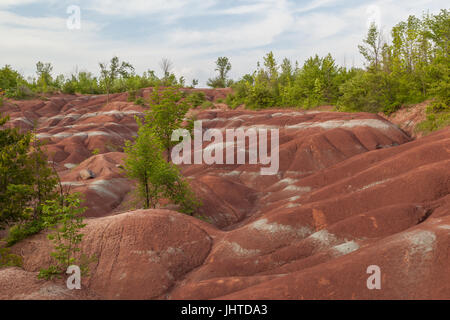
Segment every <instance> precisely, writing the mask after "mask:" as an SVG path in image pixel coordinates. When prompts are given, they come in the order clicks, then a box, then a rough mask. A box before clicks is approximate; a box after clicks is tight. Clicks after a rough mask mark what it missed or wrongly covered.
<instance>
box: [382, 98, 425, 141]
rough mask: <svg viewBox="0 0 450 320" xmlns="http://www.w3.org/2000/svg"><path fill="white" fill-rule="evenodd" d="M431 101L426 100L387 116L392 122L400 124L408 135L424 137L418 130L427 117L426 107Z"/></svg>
mask: <svg viewBox="0 0 450 320" xmlns="http://www.w3.org/2000/svg"><path fill="white" fill-rule="evenodd" d="M429 104H430V101H425V102H423V103H419V104H417V105H413V106H409V107H406V108H402V109H400V110H398V111H396V112H394V113H393V114H391V115H390V116H388V117H386V116H385V115H382V116H384V117H386V119H388V120H389V121H391V122H392V123H394V124H396V125H398V126H399V127H400V128H401V129H402V130H404V131H405V132H406V133H408V135H410V136H411V137H414V138H419V137H422V133H421V132H417V130H416V128H417V125H418V124H419V123H421V122H423V121H425V120H426V119H427V114H426V109H427V106H428V105H429Z"/></svg>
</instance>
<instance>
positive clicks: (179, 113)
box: [145, 88, 190, 159]
mask: <svg viewBox="0 0 450 320" xmlns="http://www.w3.org/2000/svg"><path fill="white" fill-rule="evenodd" d="M182 98H183V95H182V93H181V92H180V91H178V90H177V89H176V88H166V89H164V90H159V88H155V89H154V90H153V92H152V94H151V96H150V107H149V109H147V110H146V111H145V123H146V125H147V126H149V127H150V128H151V130H152V131H153V134H154V135H155V136H156V137H157V138H158V139H159V140H160V141H161V143H162V147H163V149H164V150H166V152H167V159H169V158H170V150H171V148H172V147H173V146H174V145H175V144H176V142H173V141H172V132H173V131H174V130H176V129H180V128H182V127H183V122H184V119H185V116H186V113H187V112H188V110H189V108H190V105H189V104H188V102H187V101H185V100H183V99H182Z"/></svg>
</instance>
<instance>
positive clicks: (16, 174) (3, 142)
mask: <svg viewBox="0 0 450 320" xmlns="http://www.w3.org/2000/svg"><path fill="white" fill-rule="evenodd" d="M8 120H9V117H1V115H0V229H4V228H5V227H6V226H8V225H9V224H11V223H14V222H17V221H20V220H22V219H25V217H26V209H27V207H28V205H29V203H30V201H31V200H32V194H33V188H32V186H33V178H32V170H31V167H30V166H29V157H28V151H29V146H30V141H31V134H29V133H26V134H22V133H20V132H19V131H18V130H17V129H16V128H7V127H4V125H5V124H6V123H7V122H8Z"/></svg>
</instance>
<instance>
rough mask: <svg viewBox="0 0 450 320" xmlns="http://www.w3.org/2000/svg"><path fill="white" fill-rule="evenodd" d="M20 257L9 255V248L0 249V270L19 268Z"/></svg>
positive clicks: (20, 263) (21, 262)
mask: <svg viewBox="0 0 450 320" xmlns="http://www.w3.org/2000/svg"><path fill="white" fill-rule="evenodd" d="M22 264H23V261H22V257H21V256H18V255H16V254H14V253H11V249H10V248H0V268H3V267H21V266H22Z"/></svg>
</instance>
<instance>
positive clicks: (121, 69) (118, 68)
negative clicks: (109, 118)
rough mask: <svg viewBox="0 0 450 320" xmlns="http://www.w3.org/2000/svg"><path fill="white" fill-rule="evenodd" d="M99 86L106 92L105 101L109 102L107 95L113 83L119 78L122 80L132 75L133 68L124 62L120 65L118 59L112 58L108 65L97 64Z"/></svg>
mask: <svg viewBox="0 0 450 320" xmlns="http://www.w3.org/2000/svg"><path fill="white" fill-rule="evenodd" d="M99 66H100V75H101V77H100V78H101V84H102V86H103V87H104V88H105V90H106V94H107V101H108V100H109V93H110V90H111V87H112V85H113V84H114V81H115V80H116V79H117V78H118V77H119V76H121V77H122V78H125V79H126V78H128V77H130V76H131V75H133V73H134V67H133V66H132V65H131V64H130V63H128V62H125V61H122V63H120V60H119V58H118V57H113V58H112V59H111V61H110V63H109V65H108V64H105V63H99Z"/></svg>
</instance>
